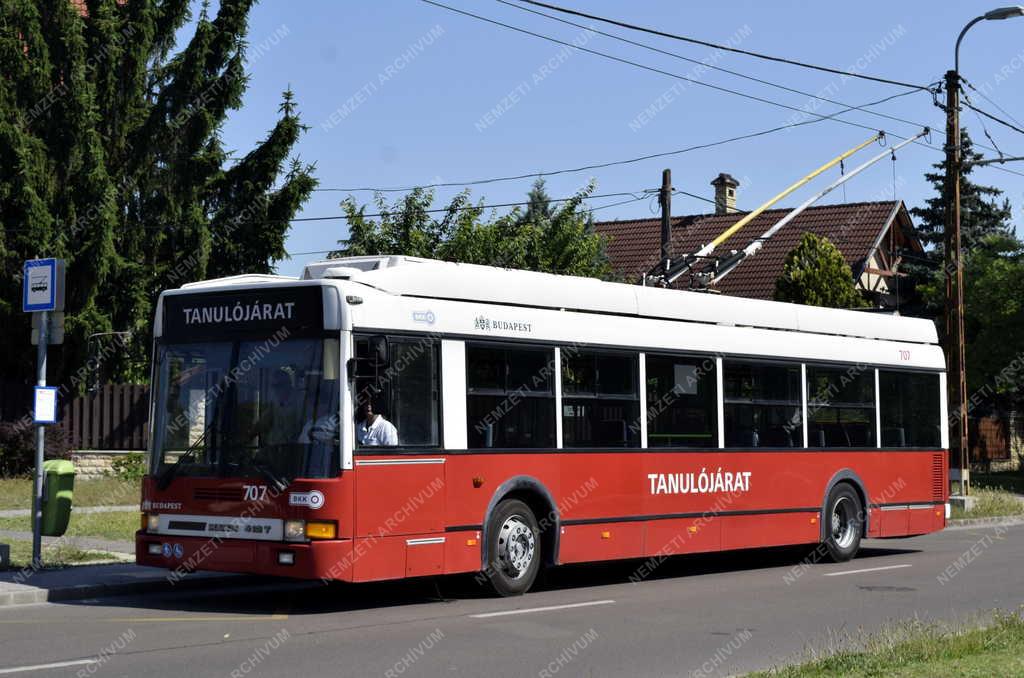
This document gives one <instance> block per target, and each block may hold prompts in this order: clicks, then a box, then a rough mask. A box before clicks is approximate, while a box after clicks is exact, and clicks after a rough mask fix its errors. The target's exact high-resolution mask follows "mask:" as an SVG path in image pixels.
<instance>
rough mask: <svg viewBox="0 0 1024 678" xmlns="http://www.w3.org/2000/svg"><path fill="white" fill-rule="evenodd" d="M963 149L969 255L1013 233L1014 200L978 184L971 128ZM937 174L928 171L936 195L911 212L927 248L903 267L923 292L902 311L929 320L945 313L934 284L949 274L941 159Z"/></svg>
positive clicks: (963, 216) (964, 240) (963, 215)
mask: <svg viewBox="0 0 1024 678" xmlns="http://www.w3.org/2000/svg"><path fill="white" fill-rule="evenodd" d="M961 145H962V148H963V152H962V158H963V162H962V164H961V172H960V241H961V246H962V248H963V251H964V252H965V254H969V253H971V252H973V251H975V250H977V249H978V248H980V247H985V246H987V243H995V242H999V240H998V238H997V239H996V240H989V237H990V236H1007V235H1011V234H1012V232H1013V229H1012V225H1011V219H1012V210H1011V208H1010V202H1009V200H1008V199H1006V198H1005V197H1003V192H1002V191H1000V190H999V189H998V188H995V187H994V186H985V185H982V184H978V183H975V182H974V181H973V180H972V179H971V174H972V172H973V170H974V166H973V164H972V163H973V162H975V161H977V160H979V159H980V158H981V157H982V155H981V154H980V153H978V152H977V151H975V150H974V146H973V144H972V142H971V137H970V135H969V134H968V133H967V130H966V129H965V130H962V131H961ZM933 167H934V168H935V171H934V172H928V173H926V174H925V175H924V176H925V179H927V180H928V181H929V182H930V183H931V184H932V186H933V187H934V189H935V195H934V196H933V197H931V198H928V199H927V200H926V201H925V205H924V207H915V208H913V209H911V210H910V213H911V214H912V215H913V216H914V217H915V218H916V220H917V234H918V237H919V238H920V239H921V243H922V244H923V245H924V247H925V252H924V257H923V259H922V258H917V257H913V258H908V259H907V260H906V261H905V262H904V263H903V264H902V265H901V266H900V268H901V270H902V271H904V272H906V273H907V274H908V275H909V280H908V282H909V283H910V285H911V286H912V288H913V289H914V290H915V291H916V292H917V293H918V294H916V295H915V296H916V297H917V298H915V299H913V300H912V301H911V303H910V304H909V305H908V306H907V307H905V308H904V309H903V311H904V312H905V313H908V314H911V315H919V316H922V317H927V318H938V317H940V316H941V315H942V298H941V297H936V296H935V295H934V294H932V292H931V288H933V287H934V285H936V284H938V285H939V286H940V287H943V286H944V284H945V283H944V282H943V278H944V276H945V272H944V271H945V269H944V268H943V267H944V263H945V262H944V258H945V252H946V248H945V233H946V214H947V211H946V206H947V205H948V204H950V203H951V202H952V200H951V196H950V193H949V191H948V190H947V188H946V165H945V163H944V162H939V163H936V164H935V165H933Z"/></svg>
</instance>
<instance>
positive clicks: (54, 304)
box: [21, 259, 64, 313]
mask: <svg viewBox="0 0 1024 678" xmlns="http://www.w3.org/2000/svg"><path fill="white" fill-rule="evenodd" d="M22 287H23V294H22V304H21V307H22V310H23V311H25V312H26V313H35V312H38V311H63V310H64V260H63V259H30V260H29V261H26V262H25V275H24V278H23V281H22Z"/></svg>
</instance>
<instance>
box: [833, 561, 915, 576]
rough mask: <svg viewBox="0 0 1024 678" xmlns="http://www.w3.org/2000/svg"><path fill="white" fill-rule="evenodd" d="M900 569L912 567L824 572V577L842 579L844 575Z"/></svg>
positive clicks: (907, 565)
mask: <svg viewBox="0 0 1024 678" xmlns="http://www.w3.org/2000/svg"><path fill="white" fill-rule="evenodd" d="M901 567H913V565H911V564H910V563H904V564H903V565H886V566H885V567H866V568H864V569H863V570H847V571H845V572H826V573H825V576H826V577H842V576H843V575H844V574H860V573H861V572H881V571H882V570H898V569H900V568H901Z"/></svg>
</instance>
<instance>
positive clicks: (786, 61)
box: [519, 0, 931, 90]
mask: <svg viewBox="0 0 1024 678" xmlns="http://www.w3.org/2000/svg"><path fill="white" fill-rule="evenodd" d="M519 1H520V2H523V3H526V4H528V5H534V6H536V7H545V8H547V9H551V10H554V11H556V12H562V13H563V14H571V15H573V16H578V17H582V18H584V19H593V20H594V21H600V22H602V23H606V24H611V25H613V26H619V27H620V28H628V29H629V30H632V31H640V32H643V33H650V34H651V35H657V36H660V37H663V38H670V39H672V40H680V41H682V42H689V43H692V44H695V45H703V46H704V47H714V48H715V49H721V50H725V51H728V52H735V53H736V54H744V55H746V56H751V57H756V58H758V59H764V60H766V61H774V62H777V63H783V64H789V65H790V66H799V67H801V68H810V69H813V70H816V71H824V72H825V73H833V74H835V75H843V76H846V77H850V78H860V79H861V80H871V81H873V82H880V83H884V84H887V85H897V86H899V87H910V88H912V89H915V90H930V89H931V87H930V86H928V85H917V84H914V83H912V82H902V81H899V80H892V79H890V78H880V77H877V76H874V75H864V74H863V73H853V72H850V71H844V70H841V69H839V68H832V67H830V66H821V65H819V64H811V63H807V62H804V61H796V60H794V59H787V58H785V57H777V56H773V55H771V54H763V53H761V52H752V51H750V50H746V49H740V48H738V47H731V46H729V45H721V44H718V43H714V42H709V41H707V40H699V39H697V38H691V37H688V36H685V35H676V34H674V33H667V32H665V31H659V30H657V29H654V28H648V27H646V26H638V25H636V24H631V23H627V22H625V21H619V20H617V19H609V18H607V17H602V16H598V15H597V14H588V13H586V12H580V11H578V10H574V9H569V8H567V7H560V6H558V5H552V4H549V3H547V2H539V1H538V0H519Z"/></svg>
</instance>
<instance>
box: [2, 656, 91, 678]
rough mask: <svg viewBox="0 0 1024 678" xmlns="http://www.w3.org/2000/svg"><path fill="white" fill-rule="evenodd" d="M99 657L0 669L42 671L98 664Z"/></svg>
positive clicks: (6, 670)
mask: <svg viewBox="0 0 1024 678" xmlns="http://www.w3.org/2000/svg"><path fill="white" fill-rule="evenodd" d="M99 663H100V660H99V659H76V660H75V661H71V662H54V663H53V664H36V665H34V666H15V667H13V668H10V669H0V674H3V673H23V672H26V671H43V670H45V669H62V668H65V667H67V666H82V665H83V664H99Z"/></svg>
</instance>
